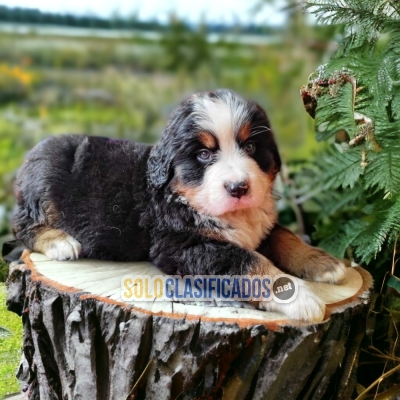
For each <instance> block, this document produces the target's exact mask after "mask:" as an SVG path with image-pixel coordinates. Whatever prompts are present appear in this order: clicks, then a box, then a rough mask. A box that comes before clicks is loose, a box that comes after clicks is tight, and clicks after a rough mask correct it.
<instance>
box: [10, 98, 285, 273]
mask: <svg viewBox="0 0 400 400" xmlns="http://www.w3.org/2000/svg"><path fill="white" fill-rule="evenodd" d="M222 93H223V91H219V92H214V93H212V94H203V95H204V96H207V95H208V96H210V97H211V96H214V97H215V96H216V97H218V96H220V95H221V94H222ZM195 98H196V97H191V98H190V99H189V100H187V101H185V102H184V103H182V104H181V105H180V106H179V107H178V108H177V109H176V110H175V111H174V113H173V114H172V116H171V119H170V122H169V123H168V125H167V127H166V128H165V130H164V132H163V134H162V138H161V140H160V142H159V143H158V144H157V145H156V146H154V147H152V146H147V145H142V144H137V143H133V142H128V141H116V140H110V139H104V138H97V137H86V136H73V135H69V136H57V137H51V138H48V139H46V140H45V141H43V142H42V143H40V144H39V145H37V146H36V147H35V148H34V149H33V150H32V151H31V152H30V153H29V154H28V156H27V159H26V161H25V163H24V165H23V166H22V167H21V169H20V171H19V173H18V177H17V182H16V197H17V205H16V209H15V213H14V218H13V227H14V233H15V236H16V238H17V239H20V240H21V241H23V242H24V244H25V245H26V246H28V247H29V248H32V249H33V248H34V243H35V238H36V235H37V233H38V231H39V230H40V229H41V228H42V227H51V228H55V229H60V230H63V231H65V232H67V233H68V234H70V235H71V236H72V237H74V238H75V239H76V240H78V241H79V242H80V243H81V245H82V250H83V254H82V256H83V257H90V258H100V259H110V260H116V261H118V260H121V261H138V260H151V261H153V262H154V263H155V264H156V265H157V266H158V267H159V268H161V269H162V270H163V271H165V272H167V273H171V274H173V273H180V274H200V273H203V274H242V273H249V272H251V271H252V268H254V266H255V265H256V264H257V262H258V261H257V260H258V259H257V256H256V254H255V252H254V251H250V250H246V249H243V248H240V247H238V246H236V245H234V244H231V243H228V242H225V241H221V240H217V239H215V238H212V237H211V236H209V235H205V234H203V232H205V231H207V232H209V231H212V230H213V229H219V228H220V227H219V226H218V221H216V220H215V219H212V218H207V217H205V216H204V215H203V216H201V217H199V214H198V212H197V210H195V209H193V208H192V207H190V206H188V205H187V204H186V203H185V202H183V201H182V199H181V198H180V197H179V196H178V195H177V194H176V193H174V191H173V186H172V184H171V183H172V182H173V178H174V176H175V172H176V170H177V168H178V167H179V168H180V171H181V177H180V178H181V180H182V181H183V183H185V184H191V185H193V186H196V185H198V184H199V183H200V182H201V179H202V176H203V174H204V170H205V168H206V167H205V166H204V165H201V164H200V163H199V162H198V160H197V159H196V156H195V154H196V153H195V152H196V150H199V149H200V148H201V145H200V144H199V143H198V141H197V140H196V136H195V133H196V126H195V123H194V121H193V118H192V111H193V101H195ZM243 101H244V100H243ZM246 107H248V109H249V110H250V113H249V115H250V120H251V121H250V122H252V124H253V125H254V126H255V127H257V126H260V127H261V126H264V127H265V126H267V127H269V122H268V119H267V117H266V115H265V113H264V112H263V111H262V110H261V109H260V108H259V107H258V106H257V105H256V104H255V103H252V102H246ZM254 140H255V141H256V142H257V151H256V152H255V154H254V155H253V157H254V159H255V160H256V161H257V163H258V164H259V166H260V168H261V169H262V170H263V171H264V172H266V173H270V174H273V175H274V176H275V174H276V173H277V172H278V171H279V168H280V158H279V154H278V151H277V148H276V145H275V142H274V138H273V134H272V132H271V131H270V130H265V132H264V133H263V134H259V135H255V136H254ZM266 240H267V238H266Z"/></svg>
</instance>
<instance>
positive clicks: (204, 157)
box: [197, 149, 213, 163]
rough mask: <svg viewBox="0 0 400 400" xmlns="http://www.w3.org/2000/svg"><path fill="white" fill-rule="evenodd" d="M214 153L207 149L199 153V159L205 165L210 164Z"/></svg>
mask: <svg viewBox="0 0 400 400" xmlns="http://www.w3.org/2000/svg"><path fill="white" fill-rule="evenodd" d="M212 156H213V154H212V152H211V151H210V150H207V149H202V150H200V151H199V152H198V153H197V159H198V160H199V161H201V162H203V163H207V162H210V161H211V160H212Z"/></svg>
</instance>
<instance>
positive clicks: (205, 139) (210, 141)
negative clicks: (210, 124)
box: [199, 132, 217, 149]
mask: <svg viewBox="0 0 400 400" xmlns="http://www.w3.org/2000/svg"><path fill="white" fill-rule="evenodd" d="M199 140H200V142H201V143H203V144H204V146H205V147H206V148H207V149H215V148H216V147H217V141H216V139H215V137H214V135H212V134H211V133H209V132H200V133H199Z"/></svg>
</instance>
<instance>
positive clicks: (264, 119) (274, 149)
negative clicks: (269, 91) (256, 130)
mask: <svg viewBox="0 0 400 400" xmlns="http://www.w3.org/2000/svg"><path fill="white" fill-rule="evenodd" d="M252 103H253V105H254V106H255V107H256V109H257V118H258V119H259V120H260V125H264V126H266V127H268V132H267V135H268V139H269V144H268V148H269V150H270V152H271V154H272V160H273V163H274V165H273V169H272V172H273V174H274V175H276V174H277V173H278V172H279V171H280V170H281V165H282V161H281V157H280V155H279V151H278V146H277V145H276V141H275V135H274V132H273V131H272V129H271V124H270V122H269V118H268V116H267V113H266V112H265V111H264V109H263V108H262V107H261V106H260V105H259V104H258V103H256V102H252Z"/></svg>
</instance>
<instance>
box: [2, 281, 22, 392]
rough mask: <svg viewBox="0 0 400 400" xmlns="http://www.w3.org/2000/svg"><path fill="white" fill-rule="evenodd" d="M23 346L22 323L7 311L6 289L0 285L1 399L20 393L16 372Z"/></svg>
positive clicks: (3, 285)
mask: <svg viewBox="0 0 400 400" xmlns="http://www.w3.org/2000/svg"><path fill="white" fill-rule="evenodd" d="M2 328H5V329H6V330H7V331H8V332H7V331H5V330H3V329H2ZM21 346H22V321H21V318H20V317H18V316H17V315H16V314H14V313H12V312H10V311H8V310H7V308H6V287H5V284H4V283H0V399H2V398H3V397H4V396H5V395H7V394H11V393H16V392H19V391H20V385H19V383H18V380H17V379H16V378H15V372H16V370H17V367H18V363H19V360H20V357H21V348H22V347H21Z"/></svg>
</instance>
